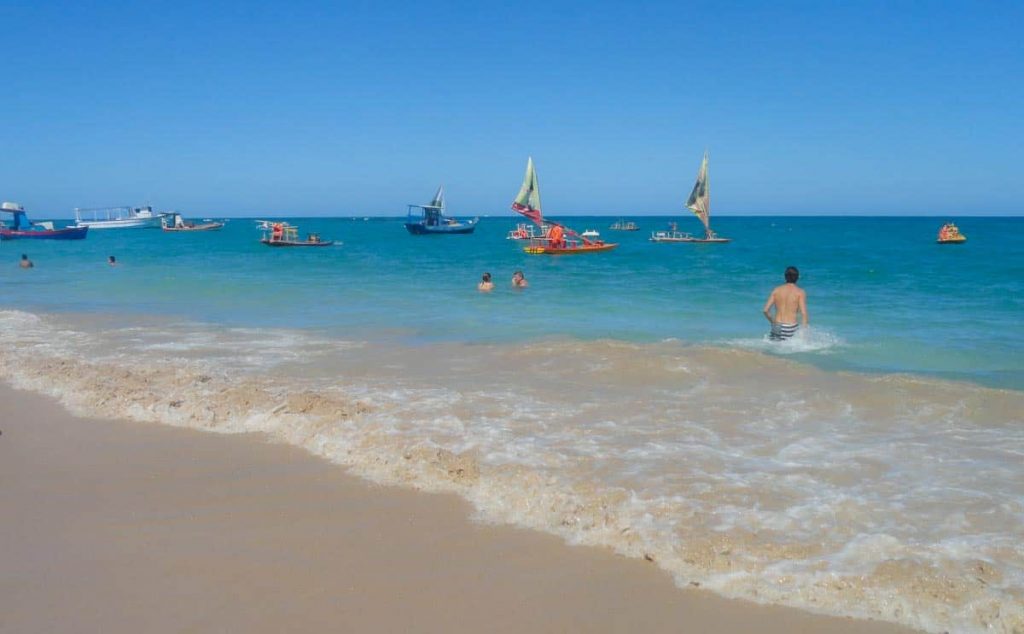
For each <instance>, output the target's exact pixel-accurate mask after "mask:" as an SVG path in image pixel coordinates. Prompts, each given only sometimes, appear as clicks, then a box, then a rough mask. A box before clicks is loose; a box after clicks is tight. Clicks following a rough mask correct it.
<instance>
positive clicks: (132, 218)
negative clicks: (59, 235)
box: [75, 206, 163, 229]
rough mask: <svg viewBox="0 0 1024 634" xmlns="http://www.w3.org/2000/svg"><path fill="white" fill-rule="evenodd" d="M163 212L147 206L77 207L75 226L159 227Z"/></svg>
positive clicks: (115, 227)
mask: <svg viewBox="0 0 1024 634" xmlns="http://www.w3.org/2000/svg"><path fill="white" fill-rule="evenodd" d="M162 220H163V214H159V213H153V208H152V207H149V206H146V207H95V208H89V209H82V208H78V207H76V208H75V226H76V227H91V228H93V229H157V228H159V227H160V225H161V222H162Z"/></svg>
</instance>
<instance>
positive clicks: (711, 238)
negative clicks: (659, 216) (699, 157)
mask: <svg viewBox="0 0 1024 634" xmlns="http://www.w3.org/2000/svg"><path fill="white" fill-rule="evenodd" d="M686 206H687V208H688V209H689V210H690V211H692V212H693V213H694V214H696V216H697V217H698V218H700V221H701V222H703V223H704V237H703V238H695V237H693V236H692V235H690V234H688V233H682V232H680V231H677V230H676V223H674V222H673V223H669V226H670V228H671V229H670V230H669V231H655V232H653V233H651V242H703V243H717V242H730V238H722V237H719V235H718V234H716V233H715V232H714V231H712V230H711V224H710V219H711V184H710V183H709V182H708V153H707V152H704V160H703V161H701V163H700V170H699V171H698V172H697V182H696V183H694V184H693V191H691V192H690V197H689V198H688V199H687V201H686Z"/></svg>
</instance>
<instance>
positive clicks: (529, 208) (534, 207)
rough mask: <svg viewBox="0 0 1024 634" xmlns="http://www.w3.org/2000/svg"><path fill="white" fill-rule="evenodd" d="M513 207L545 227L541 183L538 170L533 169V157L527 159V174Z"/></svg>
mask: <svg viewBox="0 0 1024 634" xmlns="http://www.w3.org/2000/svg"><path fill="white" fill-rule="evenodd" d="M512 209H514V210H515V211H517V212H519V213H521V214H523V215H524V216H526V217H527V218H529V219H530V220H532V221H533V222H534V223H535V224H536V225H537V226H539V227H543V225H544V217H543V216H542V215H541V212H540V185H539V184H538V183H537V171H536V170H534V169H533V157H530V158H529V159H527V161H526V176H524V177H523V186H522V187H520V188H519V195H518V196H516V199H515V201H513V203H512Z"/></svg>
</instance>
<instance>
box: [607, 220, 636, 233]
mask: <svg viewBox="0 0 1024 634" xmlns="http://www.w3.org/2000/svg"><path fill="white" fill-rule="evenodd" d="M608 228H609V229H611V230H612V231H638V230H639V229H640V227H639V226H637V224H636V223H635V222H633V221H632V220H623V219H622V218H619V219H618V220H616V221H615V222H613V223H612V224H611V226H610V227H608Z"/></svg>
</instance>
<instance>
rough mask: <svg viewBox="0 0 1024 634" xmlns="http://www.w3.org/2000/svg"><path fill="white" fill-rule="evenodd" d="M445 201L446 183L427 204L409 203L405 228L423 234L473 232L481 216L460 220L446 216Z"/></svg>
mask: <svg viewBox="0 0 1024 634" xmlns="http://www.w3.org/2000/svg"><path fill="white" fill-rule="evenodd" d="M444 211H445V202H444V185H442V186H440V187H438V188H437V193H436V194H434V199H433V200H431V201H430V203H428V204H426V205H408V213H407V221H406V223H405V228H406V229H407V230H408V231H409V233H411V234H413V235H416V236H421V235H434V234H455V235H459V234H462V235H465V234H467V233H473V231H474V230H475V229H476V223H477V222H479V221H480V218H473V219H472V220H459V219H458V218H452V217H449V216H446V215H445V213H444Z"/></svg>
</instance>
